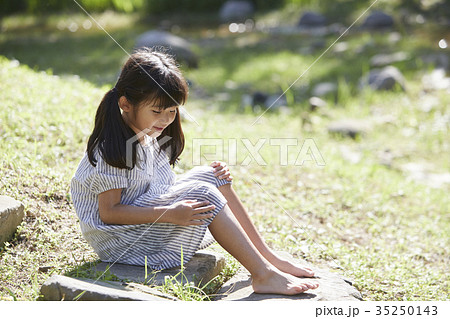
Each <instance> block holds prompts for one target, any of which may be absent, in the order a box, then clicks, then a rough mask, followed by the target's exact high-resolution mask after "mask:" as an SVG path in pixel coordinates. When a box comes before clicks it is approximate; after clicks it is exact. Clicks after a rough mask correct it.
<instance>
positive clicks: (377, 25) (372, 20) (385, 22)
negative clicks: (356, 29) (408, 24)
mask: <svg viewBox="0 0 450 319" xmlns="http://www.w3.org/2000/svg"><path fill="white" fill-rule="evenodd" d="M393 26H394V19H393V18H392V17H391V16H390V15H388V14H386V13H384V12H382V11H374V12H373V13H371V14H370V15H369V16H368V17H367V18H366V20H365V21H364V23H363V24H362V27H363V28H367V29H372V30H373V29H385V28H392V27H393Z"/></svg>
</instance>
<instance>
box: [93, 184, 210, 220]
mask: <svg viewBox="0 0 450 319" xmlns="http://www.w3.org/2000/svg"><path fill="white" fill-rule="evenodd" d="M121 194H122V189H111V190H108V191H106V192H103V193H100V194H99V195H98V209H99V213H100V219H101V220H102V222H104V223H105V224H121V225H125V224H127V225H136V224H147V223H172V224H177V225H183V226H191V225H203V224H204V222H203V221H202V219H206V218H211V217H212V216H213V214H212V213H206V212H207V211H210V210H213V209H214V208H215V207H214V205H208V204H209V202H207V201H204V202H198V201H195V200H184V201H180V202H176V203H174V204H172V205H170V206H158V207H137V206H132V205H124V204H121V203H120V196H121Z"/></svg>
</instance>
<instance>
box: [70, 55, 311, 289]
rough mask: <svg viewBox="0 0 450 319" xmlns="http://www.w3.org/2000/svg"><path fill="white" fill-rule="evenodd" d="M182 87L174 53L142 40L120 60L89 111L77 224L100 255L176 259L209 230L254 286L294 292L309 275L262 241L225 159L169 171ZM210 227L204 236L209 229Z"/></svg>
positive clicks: (160, 261) (178, 136)
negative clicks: (112, 81) (111, 83)
mask: <svg viewBox="0 0 450 319" xmlns="http://www.w3.org/2000/svg"><path fill="white" fill-rule="evenodd" d="M187 95H188V87H187V84H186V81H185V80H184V78H183V76H182V74H181V73H180V71H179V69H178V68H177V67H176V65H175V62H174V60H173V59H172V58H171V57H169V56H167V55H165V54H163V53H160V52H154V51H152V50H149V49H145V50H140V51H137V52H135V53H134V54H133V55H132V56H131V57H130V58H129V59H128V61H127V62H126V63H125V65H124V67H123V69H122V72H121V74H120V77H119V79H118V81H117V84H116V86H115V87H114V88H113V89H112V90H110V91H109V92H107V93H106V94H105V96H104V97H103V100H102V101H101V103H100V105H99V107H98V110H97V114H96V116H95V127H94V130H93V132H92V134H91V136H90V138H89V141H88V145H87V151H86V154H85V156H84V158H83V159H82V160H81V162H80V164H79V166H78V169H77V171H76V173H75V176H74V177H73V179H72V183H71V193H72V199H73V203H74V206H75V210H76V212H77V215H78V217H79V219H80V225H81V231H82V233H83V235H84V237H85V238H86V240H87V241H88V243H89V244H90V245H91V246H92V247H93V248H94V250H95V252H96V253H97V254H98V255H99V257H100V259H101V260H103V261H106V262H119V263H125V264H132V265H144V260H145V257H147V264H148V265H149V267H151V268H152V269H155V270H158V269H165V268H171V267H176V266H180V264H181V250H182V251H183V258H184V260H183V262H184V263H186V262H188V261H189V260H190V258H191V257H192V256H193V255H194V254H195V252H196V251H197V250H199V249H202V248H205V247H207V246H208V245H209V244H211V243H212V241H213V240H214V239H215V240H216V241H217V242H218V243H219V244H220V245H221V246H222V247H223V248H224V249H225V250H227V251H228V252H229V253H230V254H231V255H232V256H234V257H235V258H236V259H237V260H238V261H239V262H240V263H241V264H242V265H243V266H244V267H245V268H246V269H247V270H248V271H249V272H250V274H251V275H252V286H253V289H254V291H255V292H256V293H278V294H287V295H292V294H299V293H302V292H304V291H306V290H308V289H314V288H317V284H315V283H311V282H307V281H304V280H302V279H300V278H298V277H312V276H313V275H314V274H313V272H312V271H311V269H309V268H304V267H300V266H298V265H295V264H292V263H290V262H288V261H286V260H283V259H281V258H280V257H278V256H277V255H275V254H274V253H273V252H272V251H271V250H270V249H269V248H268V246H267V245H266V244H265V243H264V241H263V240H262V238H261V236H260V235H259V234H258V232H257V230H256V228H255V226H254V225H253V223H252V221H251V220H250V218H249V215H248V214H247V212H246V210H245V208H244V206H243V205H242V203H241V201H240V200H239V198H238V196H237V195H236V193H235V191H234V190H233V188H232V186H231V180H232V177H231V175H230V172H229V169H228V167H227V166H226V164H225V163H222V162H214V163H212V164H211V166H206V167H196V168H194V169H192V170H191V171H189V172H188V173H186V174H184V175H183V176H181V177H176V176H175V174H174V173H173V172H172V170H171V167H170V165H172V166H173V165H175V163H176V162H177V159H178V157H179V156H180V154H181V152H182V151H183V148H184V135H183V131H182V129H181V121H180V113H179V108H178V107H179V105H182V104H184V103H185V101H186V99H187ZM211 234H212V237H213V238H212V237H211Z"/></svg>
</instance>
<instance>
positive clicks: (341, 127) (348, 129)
mask: <svg viewBox="0 0 450 319" xmlns="http://www.w3.org/2000/svg"><path fill="white" fill-rule="evenodd" d="M369 129H370V126H369V123H367V122H366V121H363V120H356V119H344V120H338V121H334V122H331V123H330V124H329V125H328V133H331V134H339V135H342V136H348V137H351V138H356V137H357V136H359V135H364V134H366V133H367V131H368V130H369Z"/></svg>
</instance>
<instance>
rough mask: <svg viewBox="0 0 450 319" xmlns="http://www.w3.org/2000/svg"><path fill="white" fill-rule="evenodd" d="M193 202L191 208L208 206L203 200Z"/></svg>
mask: <svg viewBox="0 0 450 319" xmlns="http://www.w3.org/2000/svg"><path fill="white" fill-rule="evenodd" d="M193 202H194V203H195V204H194V205H192V206H191V207H192V208H198V207H202V206H205V205H208V204H209V202H208V201H207V200H205V201H203V202H198V201H193Z"/></svg>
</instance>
